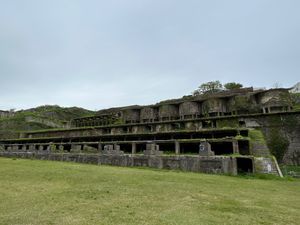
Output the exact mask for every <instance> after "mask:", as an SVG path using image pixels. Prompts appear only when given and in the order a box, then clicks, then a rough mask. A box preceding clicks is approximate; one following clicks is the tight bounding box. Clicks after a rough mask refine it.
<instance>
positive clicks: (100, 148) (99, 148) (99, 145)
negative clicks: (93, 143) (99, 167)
mask: <svg viewBox="0 0 300 225" xmlns="http://www.w3.org/2000/svg"><path fill="white" fill-rule="evenodd" d="M98 150H99V151H100V152H101V151H102V150H103V146H102V143H101V142H99V143H98Z"/></svg>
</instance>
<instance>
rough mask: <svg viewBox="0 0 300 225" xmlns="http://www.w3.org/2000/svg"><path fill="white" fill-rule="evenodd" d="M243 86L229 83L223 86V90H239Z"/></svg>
mask: <svg viewBox="0 0 300 225" xmlns="http://www.w3.org/2000/svg"><path fill="white" fill-rule="evenodd" d="M242 87H243V85H242V84H240V83H235V82H230V83H226V84H224V88H225V89H226V90H233V89H240V88H242Z"/></svg>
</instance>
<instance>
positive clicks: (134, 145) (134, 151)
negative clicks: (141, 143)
mask: <svg viewBox="0 0 300 225" xmlns="http://www.w3.org/2000/svg"><path fill="white" fill-rule="evenodd" d="M131 154H133V155H134V154H136V143H132V144H131Z"/></svg>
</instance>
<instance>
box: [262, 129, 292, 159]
mask: <svg viewBox="0 0 300 225" xmlns="http://www.w3.org/2000/svg"><path fill="white" fill-rule="evenodd" d="M267 144H268V147H269V149H270V151H271V153H272V154H273V155H274V156H275V157H276V159H277V160H278V162H279V163H281V162H282V160H283V156H284V154H285V153H286V152H287V149H288V147H289V140H288V139H287V138H286V137H285V136H284V135H283V134H282V133H281V132H280V130H279V129H276V128H271V129H270V133H269V135H268V139H267Z"/></svg>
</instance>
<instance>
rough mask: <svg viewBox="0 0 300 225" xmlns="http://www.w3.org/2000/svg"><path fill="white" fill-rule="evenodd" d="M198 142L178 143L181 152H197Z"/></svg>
mask: <svg viewBox="0 0 300 225" xmlns="http://www.w3.org/2000/svg"><path fill="white" fill-rule="evenodd" d="M199 144H200V143H198V142H196V143H180V153H181V154H199Z"/></svg>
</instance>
